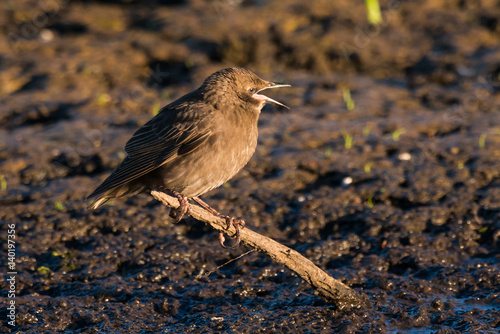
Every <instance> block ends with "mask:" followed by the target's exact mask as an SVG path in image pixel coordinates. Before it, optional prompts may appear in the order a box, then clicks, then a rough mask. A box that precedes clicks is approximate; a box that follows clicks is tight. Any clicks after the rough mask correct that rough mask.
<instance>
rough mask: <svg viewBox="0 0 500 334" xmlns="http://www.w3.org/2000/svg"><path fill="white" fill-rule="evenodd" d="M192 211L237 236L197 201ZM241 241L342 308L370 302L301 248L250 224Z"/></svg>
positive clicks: (161, 196) (172, 203)
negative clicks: (263, 232)
mask: <svg viewBox="0 0 500 334" xmlns="http://www.w3.org/2000/svg"><path fill="white" fill-rule="evenodd" d="M151 195H153V197H154V198H156V199H157V200H159V201H160V202H162V203H163V204H165V205H167V206H169V207H171V208H174V209H176V208H177V207H178V206H179V201H178V200H177V199H176V198H175V197H172V196H169V195H167V194H165V193H163V192H160V191H156V190H153V191H151ZM190 214H191V216H192V217H193V218H195V219H197V220H200V221H202V222H204V223H207V224H209V225H210V226H212V228H214V229H216V230H217V231H222V232H224V233H226V234H227V235H229V236H231V237H235V236H236V230H235V228H234V227H233V226H230V227H229V228H228V227H227V224H226V221H225V220H224V219H222V218H219V217H216V216H214V215H212V214H211V213H209V212H207V211H206V210H205V209H203V208H201V207H199V206H197V205H191V213H190ZM247 226H248V224H247ZM241 243H242V244H244V245H246V246H248V247H251V248H253V249H256V250H258V251H259V252H261V253H264V254H266V255H267V256H269V257H270V258H271V259H273V260H274V261H276V262H278V263H281V264H283V265H285V266H286V267H287V268H288V269H290V270H292V271H293V272H295V273H296V274H297V275H299V276H300V277H302V279H303V280H305V281H306V282H307V283H309V284H310V285H311V286H312V287H313V289H314V290H315V291H316V293H317V294H318V295H319V296H320V297H322V298H323V299H324V300H326V301H327V302H328V303H330V304H333V305H335V306H336V307H338V308H339V309H341V310H346V309H352V308H359V307H362V306H364V305H366V304H367V298H366V297H365V296H362V295H359V294H358V293H356V292H355V291H354V290H352V289H351V288H349V287H348V286H346V285H345V284H343V283H342V282H340V281H338V280H336V279H335V278H333V277H331V276H329V275H328V274H327V273H325V272H324V271H323V270H321V269H320V268H318V267H317V266H316V265H315V264H314V263H312V262H311V261H310V260H308V259H306V258H305V257H303V256H302V255H300V253H299V252H297V251H294V250H293V249H290V248H288V247H286V246H284V245H282V244H280V243H278V242H276V241H274V240H272V239H270V238H268V237H265V236H263V235H260V234H258V233H256V232H254V231H252V230H250V229H249V228H248V227H245V228H244V229H242V230H241Z"/></svg>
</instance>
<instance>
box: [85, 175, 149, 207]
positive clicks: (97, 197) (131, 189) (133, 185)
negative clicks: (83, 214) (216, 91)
mask: <svg viewBox="0 0 500 334" xmlns="http://www.w3.org/2000/svg"><path fill="white" fill-rule="evenodd" d="M145 190H146V186H145V185H144V184H143V183H141V182H135V180H134V181H131V182H128V183H125V184H124V185H121V186H118V187H115V188H112V189H110V190H107V191H105V192H100V193H99V192H96V191H95V192H93V193H92V194H91V195H90V196H89V197H87V199H88V200H89V199H90V200H92V201H91V202H90V203H89V205H88V206H87V208H88V209H97V208H98V207H100V206H101V205H103V204H104V203H106V202H107V201H109V200H110V199H112V198H118V197H123V196H127V195H136V194H138V193H141V192H143V191H145Z"/></svg>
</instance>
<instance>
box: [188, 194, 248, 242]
mask: <svg viewBox="0 0 500 334" xmlns="http://www.w3.org/2000/svg"><path fill="white" fill-rule="evenodd" d="M193 200H194V201H195V202H196V203H198V204H199V205H201V207H202V208H204V209H205V210H207V211H208V212H210V213H211V214H213V215H214V216H216V217H219V218H222V219H225V220H226V224H227V228H228V229H229V228H230V227H231V225H232V226H234V228H235V229H236V243H235V244H234V245H233V246H230V247H229V246H226V245H224V242H225V241H226V239H225V238H224V233H223V232H219V244H220V245H221V247H222V248H226V249H229V248H235V247H236V246H238V245H239V244H240V241H241V233H240V231H241V229H242V228H243V227H245V221H244V220H243V219H236V218H234V217H231V216H225V215H222V214H220V212H219V211H217V210H215V209H214V208H212V207H211V206H210V205H208V204H207V203H205V202H204V201H203V200H202V199H201V198H199V197H193Z"/></svg>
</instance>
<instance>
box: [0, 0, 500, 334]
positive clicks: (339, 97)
mask: <svg viewBox="0 0 500 334" xmlns="http://www.w3.org/2000/svg"><path fill="white" fill-rule="evenodd" d="M381 3H382V9H383V14H384V22H383V23H382V24H381V25H380V26H369V25H368V24H367V18H366V8H365V6H364V2H362V1H358V2H353V1H347V0H341V1H326V0H325V1H309V2H307V3H305V2H303V1H299V0H292V1H269V2H267V1H256V0H253V1H252V0H249V1H247V0H243V1H241V0H240V1H238V0H218V1H201V0H192V1H182V0H180V1H159V0H158V1H74V2H69V1H63V0H53V1H48V0H47V1H38V0H37V1H4V2H2V3H1V4H0V8H1V13H0V14H1V15H2V19H1V21H0V22H1V27H2V32H3V34H2V38H1V39H0V96H1V100H0V124H1V127H0V209H1V210H0V220H1V231H0V233H1V240H3V242H2V247H3V248H2V252H3V255H2V263H1V268H2V274H3V275H7V272H8V268H7V260H6V258H7V256H6V255H7V242H6V239H7V235H8V230H9V228H8V226H9V224H15V242H16V263H17V267H16V268H15V269H16V271H17V275H16V286H15V288H16V298H15V302H16V327H12V326H10V325H9V324H8V323H7V321H6V320H7V315H8V310H7V309H6V305H7V303H8V302H9V301H10V300H9V299H8V298H7V293H8V290H9V287H8V284H7V281H6V279H3V280H2V281H1V282H0V289H1V297H2V299H1V304H2V308H1V310H0V318H1V320H2V322H1V324H0V332H7V333H8V332H16V331H18V332H19V333H54V332H61V333H62V332H69V333H71V332H73V333H158V332H163V333H210V332H220V333H272V332H275V333H282V332H285V333H286V332H289V333H293V332H301V333H374V332H380V333H394V332H399V333H441V334H443V333H464V332H475V333H497V332H498V331H499V329H500V298H499V293H500V270H499V260H500V252H499V249H500V114H499V107H500V95H499V93H500V3H499V2H498V1H488V0H484V1H449V0H443V1H435V0H432V1H431V0H428V1H401V2H398V1H394V2H387V1H382V2H381ZM235 65H237V66H245V67H247V68H249V69H251V70H253V71H255V72H257V73H258V74H259V75H260V76H261V77H263V78H265V79H269V80H275V81H281V82H287V83H291V84H292V85H293V88H291V89H288V90H280V91H279V92H278V91H276V92H273V95H272V96H273V98H276V99H278V100H280V101H282V102H284V103H286V104H288V105H289V106H290V107H291V110H290V111H289V112H282V111H281V110H276V109H274V108H272V107H266V108H265V110H264V111H263V114H262V116H261V121H260V138H259V146H258V149H257V152H256V154H255V156H254V157H253V159H252V160H251V161H250V163H249V164H248V165H247V167H246V168H245V169H244V170H243V171H241V172H240V173H239V174H238V175H237V176H236V177H235V178H234V179H232V180H231V181H230V182H228V183H227V184H226V185H224V187H221V188H220V189H217V190H215V191H212V192H211V193H209V194H207V195H206V196H205V199H206V200H207V201H208V202H209V203H210V204H211V205H213V206H214V207H215V208H218V209H219V210H220V211H223V212H224V213H227V214H231V215H236V216H239V217H242V218H244V219H245V220H246V221H247V226H248V227H249V228H251V229H253V230H255V231H257V232H259V233H261V234H264V235H266V236H269V237H272V238H274V239H276V240H277V241H279V242H281V243H284V244H286V245H288V246H290V247H292V248H294V249H296V250H298V251H300V252H301V253H302V254H304V255H306V256H307V257H308V258H309V259H311V260H312V261H314V262H315V263H316V264H317V265H319V266H320V267H321V268H323V269H324V270H326V271H327V272H328V273H329V274H331V275H332V276H334V277H336V278H338V279H340V280H341V281H343V282H345V283H346V284H347V285H349V286H351V287H352V288H353V289H355V290H356V291H358V292H360V293H363V294H366V295H367V296H368V298H369V300H370V301H371V306H370V307H368V308H365V309H361V310H358V311H356V312H342V311H339V310H337V309H335V308H334V307H333V306H330V305H328V304H326V303H325V302H324V301H323V300H321V299H319V298H318V297H317V296H315V295H314V293H313V291H312V289H311V288H310V287H309V286H308V285H307V284H305V283H304V282H303V281H302V280H301V279H299V278H298V277H296V276H295V275H294V274H292V273H290V272H289V271H287V270H286V269H285V268H284V267H282V266H280V265H276V264H274V263H272V262H271V260H269V259H268V258H266V257H265V256H263V255H260V254H258V253H250V254H248V255H246V256H244V257H243V258H241V259H239V260H237V261H234V262H232V263H230V264H228V265H225V266H223V267H221V268H220V269H216V268H217V266H220V265H222V264H224V263H226V262H227V261H229V260H231V259H234V258H235V257H237V256H239V255H240V254H242V253H244V252H246V251H247V250H248V249H246V248H245V247H243V246H241V247H239V248H237V249H234V250H230V251H227V250H224V249H221V248H220V247H219V246H218V241H217V234H216V233H215V232H213V231H212V230H211V229H210V228H208V227H206V226H204V225H203V224H202V223H200V222H197V221H195V220H193V219H184V220H183V221H182V222H181V223H179V224H172V222H171V220H169V218H168V208H166V207H164V206H162V205H160V204H159V203H158V202H156V201H155V200H153V199H152V198H151V196H149V195H147V194H143V195H139V196H135V197H131V198H129V199H124V200H116V201H114V202H113V203H110V205H106V206H104V207H102V208H100V209H98V210H95V211H91V210H87V209H86V202H85V197H86V196H87V195H88V194H89V193H90V192H91V191H92V190H93V189H94V188H95V187H96V186H97V185H98V184H99V183H100V182H101V181H102V180H103V179H104V178H105V177H106V176H107V175H108V174H109V173H110V171H111V170H113V168H115V167H116V166H117V165H118V163H119V162H120V161H121V159H122V158H123V157H124V152H123V147H124V144H125V142H126V141H127V139H128V138H129V137H130V136H131V134H132V133H133V132H134V131H135V129H136V128H137V127H138V126H140V125H142V124H144V123H145V122H146V121H147V120H149V119H150V118H151V117H152V115H153V114H154V113H155V112H156V111H157V110H158V109H159V108H160V107H161V106H163V105H165V104H167V103H168V102H169V101H172V100H173V99H175V98H177V97H180V96H181V95H183V94H185V93H187V92H189V91H191V90H192V89H194V88H196V87H197V86H198V85H199V84H200V83H201V82H202V80H203V79H204V78H205V77H206V76H207V75H208V74H210V73H212V72H214V71H216V70H218V69H220V68H224V67H228V66H235ZM349 96H350V99H349ZM4 255H5V256H4ZM211 272H212V273H211ZM207 273H211V274H210V275H208V276H207V275H206V274H207ZM5 277H6V276H5Z"/></svg>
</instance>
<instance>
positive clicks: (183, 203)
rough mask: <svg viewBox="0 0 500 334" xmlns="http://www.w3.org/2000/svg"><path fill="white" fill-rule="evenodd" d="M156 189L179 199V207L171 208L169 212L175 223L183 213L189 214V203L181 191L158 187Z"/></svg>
mask: <svg viewBox="0 0 500 334" xmlns="http://www.w3.org/2000/svg"><path fill="white" fill-rule="evenodd" d="M158 190H159V191H161V192H164V193H165V194H167V195H170V196H173V197H176V198H177V200H178V201H179V207H178V208H177V209H174V208H172V209H171V210H170V214H169V216H170V217H171V218H174V219H175V223H178V222H180V221H181V219H182V217H184V215H185V214H188V215H189V214H190V213H191V205H190V204H189V202H188V199H187V197H186V196H184V195H183V194H181V193H178V192H177V191H174V190H170V189H166V188H158Z"/></svg>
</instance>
